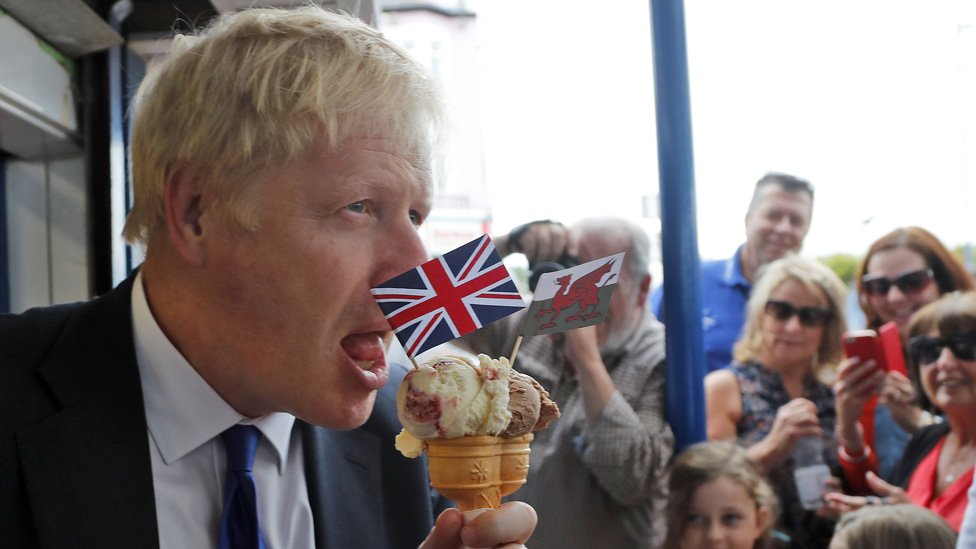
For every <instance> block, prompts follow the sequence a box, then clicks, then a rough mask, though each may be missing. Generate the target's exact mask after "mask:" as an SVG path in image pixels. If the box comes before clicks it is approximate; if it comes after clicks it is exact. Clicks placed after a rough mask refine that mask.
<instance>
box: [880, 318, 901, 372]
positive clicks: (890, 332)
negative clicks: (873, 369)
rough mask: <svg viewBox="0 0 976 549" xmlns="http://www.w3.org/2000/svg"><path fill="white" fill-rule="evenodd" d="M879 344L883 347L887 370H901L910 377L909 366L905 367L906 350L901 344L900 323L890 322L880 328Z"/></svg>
mask: <svg viewBox="0 0 976 549" xmlns="http://www.w3.org/2000/svg"><path fill="white" fill-rule="evenodd" d="M878 346H879V347H881V351H882V354H884V358H885V370H887V371H889V372H900V373H901V374H902V375H903V376H905V377H908V368H906V367H905V352H904V351H903V350H902V346H901V332H899V331H898V325H897V324H895V323H894V322H888V323H887V324H885V325H883V326H881V328H879V329H878Z"/></svg>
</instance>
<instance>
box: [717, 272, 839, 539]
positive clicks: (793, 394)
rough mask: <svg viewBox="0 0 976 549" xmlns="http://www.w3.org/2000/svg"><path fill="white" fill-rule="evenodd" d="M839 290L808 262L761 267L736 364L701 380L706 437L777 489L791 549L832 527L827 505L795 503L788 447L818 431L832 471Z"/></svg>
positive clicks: (736, 350) (836, 282) (829, 274)
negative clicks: (748, 462) (730, 446)
mask: <svg viewBox="0 0 976 549" xmlns="http://www.w3.org/2000/svg"><path fill="white" fill-rule="evenodd" d="M845 293H846V289H845V288H844V284H843V283H842V282H841V281H840V279H839V278H838V277H837V275H835V274H834V273H833V272H832V271H831V270H830V269H828V268H827V267H826V266H824V265H822V264H820V263H819V262H816V261H814V260H809V259H804V258H801V257H799V256H796V255H788V256H786V257H784V258H783V259H780V260H777V261H774V262H772V263H770V264H768V265H767V266H766V267H765V269H764V271H763V272H762V274H761V276H760V277H759V279H758V280H757V282H756V285H755V286H754V288H753V290H752V294H751V296H750V297H749V301H748V302H747V304H746V323H745V326H744V327H743V333H742V335H741V336H740V338H739V341H738V342H736V344H735V348H734V349H733V354H734V357H735V359H734V361H733V362H732V364H731V365H730V366H729V367H728V368H725V369H722V370H717V371H715V372H712V373H710V374H708V375H707V376H706V377H705V398H706V403H707V426H708V438H709V439H712V440H722V439H731V438H734V439H737V440H738V442H739V443H740V444H742V445H743V446H745V447H746V449H747V450H746V451H747V453H748V454H749V456H750V458H751V459H752V460H753V461H754V462H755V463H756V464H757V465H758V466H759V467H760V469H761V470H762V471H763V473H764V474H766V475H767V476H768V478H769V480H770V483H771V484H772V485H773V486H774V488H775V490H776V492H777V496H778V497H779V500H780V502H781V503H782V506H783V512H782V514H781V516H780V517H779V521H778V523H777V527H776V529H777V531H779V532H780V533H782V534H786V535H787V536H789V537H790V538H791V540H792V541H791V543H792V546H793V547H825V546H826V545H827V543H828V542H829V540H830V537H831V535H832V533H833V522H832V521H831V520H829V519H827V518H826V514H825V511H826V510H823V511H816V512H814V511H806V510H804V509H803V507H802V506H801V505H800V502H799V498H798V496H797V491H796V486H795V483H794V478H793V459H792V450H793V448H794V447H795V446H796V444H797V441H799V440H800V439H801V438H803V437H807V436H813V437H820V438H821V440H822V441H823V443H824V444H823V446H824V450H823V452H822V453H823V457H824V460H825V461H826V462H827V464H828V465H830V466H831V470H832V471H837V470H838V467H837V457H836V447H835V445H834V443H833V439H834V437H833V433H834V422H835V412H834V395H833V391H832V390H831V388H830V382H831V380H832V374H833V369H834V366H835V365H836V364H837V362H838V361H839V360H840V359H841V357H842V354H843V351H842V347H841V334H842V333H843V332H844V330H845V323H844V314H843V307H844V299H845V297H844V296H845ZM826 488H827V487H824V489H825V491H826Z"/></svg>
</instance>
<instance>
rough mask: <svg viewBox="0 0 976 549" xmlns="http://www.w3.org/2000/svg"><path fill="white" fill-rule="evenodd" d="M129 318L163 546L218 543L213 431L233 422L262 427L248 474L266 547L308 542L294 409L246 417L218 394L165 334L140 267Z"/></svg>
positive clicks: (219, 462)
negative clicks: (151, 306)
mask: <svg viewBox="0 0 976 549" xmlns="http://www.w3.org/2000/svg"><path fill="white" fill-rule="evenodd" d="M132 324H133V332H134V334H135V347H136V358H137V360H138V362H139V375H140V379H141V381H142V394H143V398H144V400H145V406H146V420H147V422H148V426H149V453H150V455H151V457H152V473H153V489H154V491H155V496H156V521H157V524H158V525H159V541H160V547H161V549H186V548H187V547H194V548H198V547H199V548H205V547H216V546H217V537H218V532H219V528H220V515H221V511H222V505H223V504H222V502H223V486H224V467H225V463H226V457H225V454H224V445H223V443H222V442H221V441H220V439H219V435H220V433H222V432H223V431H224V430H226V429H227V428H229V427H231V426H232V425H235V424H237V423H244V424H249V425H254V426H255V427H257V428H258V429H259V430H260V431H261V434H262V435H263V436H262V437H261V442H260V444H259V445H258V450H257V455H256V456H255V459H254V481H255V483H256V485H257V493H258V521H259V523H260V526H261V531H262V533H263V534H264V540H265V542H266V544H267V547H268V549H282V548H291V547H295V548H302V549H305V548H309V547H314V545H315V542H314V527H313V523H312V510H311V507H310V506H309V502H308V491H307V489H306V486H305V467H304V458H303V457H302V440H301V435H300V433H299V431H298V429H297V428H294V427H295V417H294V416H292V415H291V414H286V413H275V414H270V415H267V416H264V417H260V418H246V417H244V416H242V415H241V414H239V413H238V412H237V411H235V410H234V409H233V408H231V407H230V405H228V404H227V403H226V402H224V400H223V399H222V398H220V395H218V394H217V393H216V391H214V390H213V388H211V387H210V385H208V384H207V382H206V381H205V380H204V379H203V378H202V377H200V375H199V374H198V373H197V371H196V370H195V369H193V367H192V366H190V364H189V363H188V362H187V361H186V359H185V358H183V355H181V354H180V352H179V351H177V350H176V347H174V346H173V344H172V343H171V342H170V341H169V339H167V338H166V336H165V334H163V332H162V330H161V329H160V327H159V325H158V324H157V323H156V320H155V318H153V315H152V312H151V311H150V309H149V305H148V303H147V302H146V296H145V292H144V290H143V286H142V274H141V273H140V274H138V275H137V276H136V280H135V284H134V285H133V287H132ZM121 473H122V472H120V474H121Z"/></svg>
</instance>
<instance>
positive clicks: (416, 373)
mask: <svg viewBox="0 0 976 549" xmlns="http://www.w3.org/2000/svg"><path fill="white" fill-rule="evenodd" d="M511 369H512V367H511V366H510V365H509V363H508V359H506V358H501V359H498V360H492V359H491V358H490V357H488V355H478V364H475V363H474V362H473V361H470V360H469V359H467V358H465V357H460V356H442V357H438V358H436V359H435V360H433V361H431V362H428V363H426V364H422V365H421V366H420V367H419V368H416V369H414V370H412V371H411V372H409V373H408V374H407V376H406V377H405V378H404V380H403V383H401V384H400V390H399V392H398V393H397V413H398V415H399V418H400V423H402V424H403V427H404V429H406V430H407V431H408V432H409V433H410V434H411V435H413V436H414V437H416V438H418V439H422V440H427V439H432V438H458V437H463V436H477V435H497V434H498V433H500V432H502V431H503V430H505V428H506V427H507V426H508V424H509V421H510V420H511V418H512V414H511V412H509V411H508V376H509V372H511Z"/></svg>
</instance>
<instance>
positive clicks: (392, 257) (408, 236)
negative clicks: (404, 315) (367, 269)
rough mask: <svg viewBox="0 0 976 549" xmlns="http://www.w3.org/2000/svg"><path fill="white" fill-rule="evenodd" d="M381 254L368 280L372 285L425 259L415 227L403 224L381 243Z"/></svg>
mask: <svg viewBox="0 0 976 549" xmlns="http://www.w3.org/2000/svg"><path fill="white" fill-rule="evenodd" d="M381 256H382V263H381V265H380V266H379V269H377V272H376V273H374V277H373V280H371V281H370V285H371V286H374V287H375V286H376V285H378V284H382V283H383V282H386V281H387V280H389V279H391V278H393V277H395V276H397V275H398V274H401V273H403V272H405V271H408V270H410V269H412V268H414V267H416V266H417V265H420V264H421V263H423V262H425V261H427V250H426V248H425V247H424V243H423V241H422V240H421V239H420V233H419V232H418V231H417V229H416V227H414V226H413V225H409V226H406V225H405V226H404V227H403V228H401V229H400V230H397V231H396V232H394V233H393V234H391V235H390V236H389V238H388V239H387V240H386V242H384V243H383V253H382V254H381Z"/></svg>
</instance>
